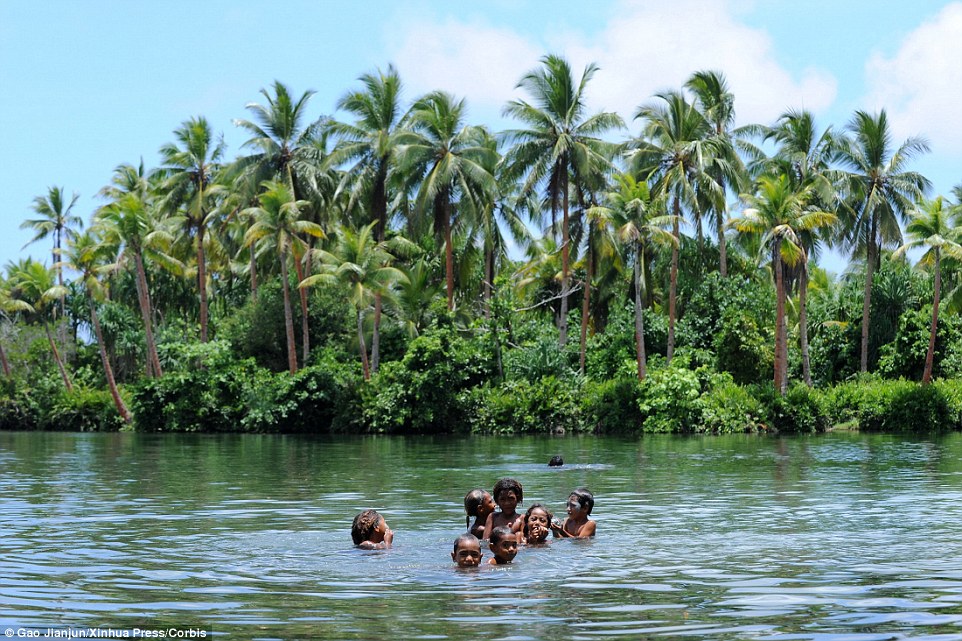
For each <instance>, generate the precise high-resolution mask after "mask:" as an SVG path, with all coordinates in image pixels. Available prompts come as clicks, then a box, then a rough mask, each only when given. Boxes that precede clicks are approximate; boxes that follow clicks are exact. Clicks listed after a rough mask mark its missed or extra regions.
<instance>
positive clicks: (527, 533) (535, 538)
mask: <svg viewBox="0 0 962 641" xmlns="http://www.w3.org/2000/svg"><path fill="white" fill-rule="evenodd" d="M552 518H553V517H552V515H551V512H549V511H548V508H546V507H545V506H543V505H542V504H541V503H535V504H533V505H532V506H531V507H529V508H528V511H527V512H525V514H524V525H523V526H522V528H521V534H522V535H523V537H524V538H523V542H524V543H525V544H527V545H538V544H541V543H544V542H545V541H546V540H547V539H548V533H549V532H551V520H552Z"/></svg>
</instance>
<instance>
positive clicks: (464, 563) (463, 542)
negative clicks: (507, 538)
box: [451, 532, 483, 568]
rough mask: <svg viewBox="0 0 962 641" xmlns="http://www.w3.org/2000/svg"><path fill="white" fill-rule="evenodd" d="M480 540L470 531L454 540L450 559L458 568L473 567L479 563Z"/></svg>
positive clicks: (480, 555)
mask: <svg viewBox="0 0 962 641" xmlns="http://www.w3.org/2000/svg"><path fill="white" fill-rule="evenodd" d="M482 556H483V555H482V554H481V541H479V540H478V537H476V536H474V535H473V534H470V533H467V532H466V533H464V534H462V535H461V536H459V537H458V538H456V539H455V540H454V552H452V553H451V559H452V560H453V561H454V562H455V563H457V564H458V567H459V568H473V567H477V566H478V565H480V563H481V557H482Z"/></svg>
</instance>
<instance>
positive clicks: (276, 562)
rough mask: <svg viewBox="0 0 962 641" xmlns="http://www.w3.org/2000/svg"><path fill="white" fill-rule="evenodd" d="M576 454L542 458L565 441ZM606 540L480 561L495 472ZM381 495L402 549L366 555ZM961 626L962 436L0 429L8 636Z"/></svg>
mask: <svg viewBox="0 0 962 641" xmlns="http://www.w3.org/2000/svg"><path fill="white" fill-rule="evenodd" d="M558 453H560V454H562V455H563V456H564V458H565V461H566V462H567V465H565V467H563V468H560V469H558V468H548V467H547V466H546V465H545V464H546V462H547V460H548V458H549V457H550V456H551V455H552V454H558ZM506 475H509V476H514V477H516V478H517V479H519V480H520V481H521V482H522V483H523V485H524V494H525V504H529V503H531V502H533V501H536V500H537V501H544V502H546V503H547V504H548V505H549V507H552V508H554V509H555V510H556V511H561V510H562V506H563V504H564V502H565V499H566V498H567V495H568V492H569V491H570V490H571V489H573V488H575V487H577V486H581V485H586V486H588V487H589V488H591V490H592V491H594V492H595V495H596V501H597V502H596V506H595V512H594V515H593V516H594V518H595V519H596V520H597V521H598V532H599V535H598V537H597V538H596V539H595V540H593V541H571V540H564V541H557V542H554V543H552V544H551V545H549V546H547V547H546V548H541V549H523V550H522V551H521V553H520V554H519V555H518V557H517V560H516V562H515V564H514V565H513V566H504V567H484V568H479V569H476V570H470V571H463V570H457V569H455V568H454V567H453V564H452V563H451V559H450V555H449V552H450V549H451V543H452V541H453V540H454V538H455V536H456V535H457V534H458V533H460V532H461V531H463V529H464V516H463V508H462V505H461V499H462V497H463V496H464V493H465V492H467V491H468V490H470V489H471V488H473V487H476V486H483V487H486V488H490V487H491V486H492V485H493V484H494V482H495V481H496V480H497V479H498V478H499V477H501V476H506ZM368 507H373V508H376V509H378V510H379V511H381V512H382V513H383V514H384V515H385V516H386V518H387V521H388V523H389V524H390V526H391V527H392V528H393V529H394V530H395V532H396V539H395V547H394V549H392V550H388V551H380V552H363V551H358V550H354V549H352V548H351V544H350V533H349V530H350V522H351V519H352V518H353V516H354V514H356V513H357V512H358V511H360V510H361V509H364V508H368ZM24 626H36V627H41V628H43V627H48V626H53V627H57V626H100V627H108V626H109V627H115V628H118V629H128V630H132V629H134V628H144V627H148V628H163V627H168V626H179V627H186V626H197V627H202V628H204V629H206V630H209V631H211V632H212V633H213V634H215V635H218V636H221V638H228V637H230V638H258V639H290V638H309V637H310V638H324V639H381V638H387V637H388V636H389V635H390V636H392V637H393V638H395V639H468V638H471V639H539V640H541V639H561V638H567V639H611V638H624V639H638V638H650V639H655V638H659V639H660V638H685V639H717V640H725V639H778V640H782V639H819V640H822V639H826V640H835V641H841V640H846V641H847V640H857V641H863V640H864V641H868V640H882V639H962V436H957V435H953V436H950V437H945V438H939V439H936V440H909V439H903V438H897V437H887V436H866V435H853V434H829V435H825V436H819V437H800V438H766V437H711V438H670V437H663V438H651V437H649V438H644V439H640V440H619V439H607V438H594V437H585V438H576V437H568V438H559V439H547V438H514V439H495V438H467V439H430V438H418V439H414V438H407V439H403V438H383V437H380V438H374V437H371V438H344V439H307V438H291V437H272V436H191V435H188V436H183V435H164V436H156V435H138V434H32V433H0V634H2V629H3V628H7V627H14V628H16V627H24Z"/></svg>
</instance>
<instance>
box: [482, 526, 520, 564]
mask: <svg viewBox="0 0 962 641" xmlns="http://www.w3.org/2000/svg"><path fill="white" fill-rule="evenodd" d="M488 549H489V550H491V554H493V555H494V557H493V558H492V559H491V560H490V561H488V564H489V565H505V564H508V563H511V561H513V560H514V557H515V556H517V555H518V537H517V534H515V533H514V532H512V531H511V528H508V527H505V526H503V525H502V526H500V527H496V528H494V529H493V530H492V531H491V539H490V540H489V541H488Z"/></svg>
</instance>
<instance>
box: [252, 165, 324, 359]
mask: <svg viewBox="0 0 962 641" xmlns="http://www.w3.org/2000/svg"><path fill="white" fill-rule="evenodd" d="M258 200H259V203H260V206H259V207H251V208H249V209H247V210H245V214H246V215H248V216H252V217H253V220H254V222H253V224H252V225H251V226H250V228H249V229H248V230H247V233H246V234H245V235H244V244H245V245H247V246H252V245H254V244H255V243H256V244H257V253H258V254H263V253H273V254H274V255H276V256H277V259H278V260H279V261H280V267H281V287H282V289H283V292H284V328H285V330H286V332H287V364H288V367H289V370H290V373H291V374H294V373H295V372H297V347H296V346H295V345H294V321H293V319H292V314H291V292H290V284H289V279H290V275H289V274H290V272H289V269H290V265H289V263H290V261H289V258H290V256H291V255H292V254H294V255H295V256H296V255H297V254H298V253H301V254H302V255H303V253H305V252H306V247H305V245H306V243H305V242H304V241H303V240H302V239H301V235H302V234H306V235H310V236H314V237H315V238H322V237H323V236H324V232H323V231H322V230H321V227H320V225H318V224H316V223H312V222H310V221H307V220H303V219H302V218H301V209H302V208H306V207H307V206H308V205H309V203H308V202H307V201H305V200H295V199H294V193H293V191H292V190H291V189H290V188H289V187H288V186H287V184H286V183H284V182H278V181H267V182H266V183H264V191H263V192H262V193H261V195H260V197H259V199H258ZM298 250H299V251H298ZM299 282H300V281H299Z"/></svg>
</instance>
